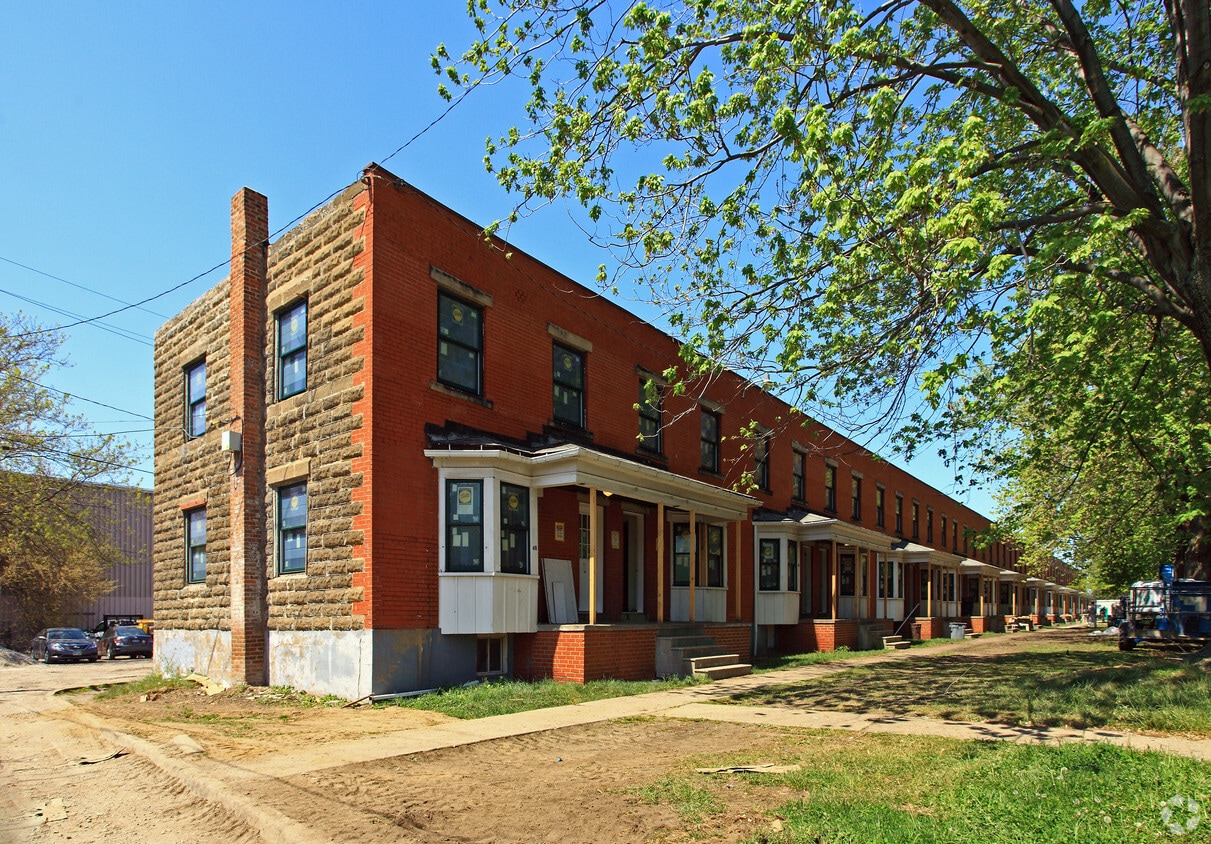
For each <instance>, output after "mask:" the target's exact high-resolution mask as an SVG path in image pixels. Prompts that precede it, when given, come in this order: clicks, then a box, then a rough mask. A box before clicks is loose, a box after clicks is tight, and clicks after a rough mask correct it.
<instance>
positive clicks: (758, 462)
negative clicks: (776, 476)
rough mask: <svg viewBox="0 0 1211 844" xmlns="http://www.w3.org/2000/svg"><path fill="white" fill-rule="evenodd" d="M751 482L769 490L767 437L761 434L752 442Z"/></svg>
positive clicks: (759, 487) (766, 490)
mask: <svg viewBox="0 0 1211 844" xmlns="http://www.w3.org/2000/svg"><path fill="white" fill-rule="evenodd" d="M753 482H754V483H755V484H757V488H758V489H761V490H764V491H765V492H769V488H770V486H769V437H766V436H761V437H758V438H757V441H756V442H754V443H753Z"/></svg>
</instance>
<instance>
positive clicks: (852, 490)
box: [849, 475, 862, 519]
mask: <svg viewBox="0 0 1211 844" xmlns="http://www.w3.org/2000/svg"><path fill="white" fill-rule="evenodd" d="M849 501H850V505H851V506H852V507H853V516H854V518H855V519H860V518H862V479H861V478H859V477H858V476H857V475H854V476H852V477H851V478H850V479H849Z"/></svg>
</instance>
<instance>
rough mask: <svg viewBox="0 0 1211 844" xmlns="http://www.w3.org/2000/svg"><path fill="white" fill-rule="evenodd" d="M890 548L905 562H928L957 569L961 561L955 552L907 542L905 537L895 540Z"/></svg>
mask: <svg viewBox="0 0 1211 844" xmlns="http://www.w3.org/2000/svg"><path fill="white" fill-rule="evenodd" d="M891 550H892V552H893V553H898V554H899V555H900V560H901V562H905V563H928V564H930V565H933V566H940V567H942V568H950V569H957V568H958V567H959V564H960V562H961V558H960V557H958V556H957V555H955V554H951V553H948V552H946V551H939V550H938V549H937V548H931V547H929V546H928V545H921V544H919V543H916V542H909V541H908V540H907V539H903V540H901V541H899V542H897V543H896V544H895V545H893V546H892V547H891Z"/></svg>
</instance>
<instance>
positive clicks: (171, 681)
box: [96, 671, 198, 700]
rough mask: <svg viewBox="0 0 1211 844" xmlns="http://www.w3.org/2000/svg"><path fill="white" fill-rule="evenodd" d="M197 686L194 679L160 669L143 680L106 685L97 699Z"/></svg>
mask: <svg viewBox="0 0 1211 844" xmlns="http://www.w3.org/2000/svg"><path fill="white" fill-rule="evenodd" d="M197 687H198V686H197V683H195V682H193V681H192V680H186V679H185V678H184V677H175V676H167V675H164V674H161V673H160V672H159V671H153V672H151V673H150V674H148V675H147V676H146V677H144V678H143V679H141V680H133V681H131V682H129V683H115V684H114V685H112V686H105V687H103V688H102V689H101V690H100V691H99V692H98V693H97V696H96V699H97V700H108V699H111V698H119V697H130V696H134V695H145V694H151V693H152V692H163V691H167V690H169V689H196V688H197Z"/></svg>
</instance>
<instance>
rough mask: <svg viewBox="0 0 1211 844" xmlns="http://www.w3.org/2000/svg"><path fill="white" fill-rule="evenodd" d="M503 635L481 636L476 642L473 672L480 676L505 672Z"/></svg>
mask: <svg viewBox="0 0 1211 844" xmlns="http://www.w3.org/2000/svg"><path fill="white" fill-rule="evenodd" d="M505 652H506V648H505V637H504V636H481V637H480V638H479V640H478V642H477V652H476V656H475V673H476V674H478V675H479V676H480V677H485V676H493V675H500V674H503V673H504V672H505Z"/></svg>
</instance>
